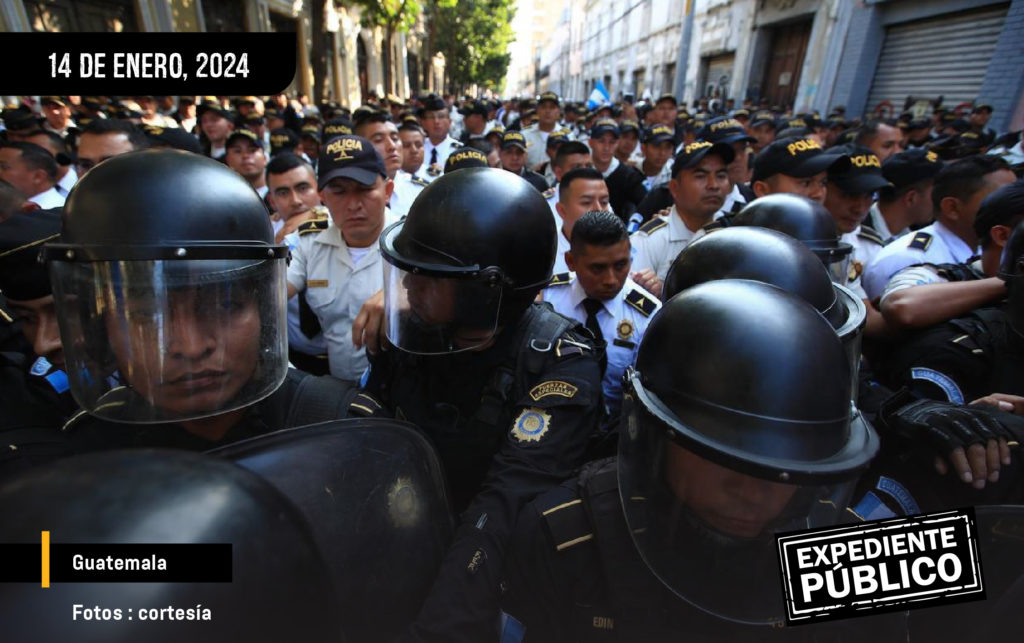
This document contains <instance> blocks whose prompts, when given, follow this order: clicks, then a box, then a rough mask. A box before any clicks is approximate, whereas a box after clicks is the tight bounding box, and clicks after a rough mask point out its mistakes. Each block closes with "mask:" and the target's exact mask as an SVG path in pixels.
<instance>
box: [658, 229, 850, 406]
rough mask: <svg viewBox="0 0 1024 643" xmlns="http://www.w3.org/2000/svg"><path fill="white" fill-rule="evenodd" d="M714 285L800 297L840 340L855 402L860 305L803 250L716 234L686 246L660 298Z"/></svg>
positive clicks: (735, 232)
mask: <svg viewBox="0 0 1024 643" xmlns="http://www.w3.org/2000/svg"><path fill="white" fill-rule="evenodd" d="M716 279H752V280H754V281H761V282H764V283H767V284H771V285H773V286H778V287H779V288H782V289H783V290H785V291H786V292H790V293H793V294H794V295H797V296H799V297H800V298H802V299H803V300H804V301H806V302H807V303H809V304H811V305H812V306H814V308H815V309H816V310H817V311H818V312H819V313H821V314H822V315H823V316H824V317H825V319H827V320H828V322H829V323H830V324H832V328H834V329H835V331H836V333H838V334H839V339H840V341H842V342H843V346H844V347H845V348H846V352H847V358H848V359H849V360H850V368H851V375H852V376H851V385H852V386H853V389H852V390H851V399H856V396H857V392H856V385H857V369H858V367H859V365H860V345H861V331H862V330H863V328H864V324H865V323H866V320H867V309H866V308H865V307H864V302H863V301H861V299H860V298H859V297H857V296H856V295H855V294H853V293H852V292H851V291H850V290H849V289H847V288H845V287H843V286H840V285H839V284H836V283H834V282H832V281H831V280H830V273H829V271H828V270H826V269H825V268H824V267H823V266H822V265H821V262H820V261H819V260H818V258H817V257H815V255H814V253H813V252H812V251H811V250H810V249H808V248H807V246H806V245H804V244H803V243H801V242H799V241H797V240H796V239H794V238H793V237H790V236H788V235H785V234H783V233H781V232H776V231H775V230H769V229H768V228H759V227H756V226H734V227H730V228H724V229H721V230H715V231H714V232H712V233H710V234H708V235H706V236H703V237H701V238H700V239H697V240H696V241H694V242H693V243H691V244H690V245H688V246H686V249H684V250H683V251H682V252H681V253H679V256H678V257H676V259H675V261H673V262H672V265H671V266H670V267H669V270H668V275H667V276H666V277H665V285H664V289H663V296H664V298H665V299H666V300H667V299H670V298H671V297H672V296H673V295H675V294H677V293H679V292H682V291H683V290H685V289H687V288H691V287H693V286H696V285H697V284H701V283H704V282H706V281H713V280H716Z"/></svg>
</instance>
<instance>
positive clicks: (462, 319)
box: [384, 261, 502, 355]
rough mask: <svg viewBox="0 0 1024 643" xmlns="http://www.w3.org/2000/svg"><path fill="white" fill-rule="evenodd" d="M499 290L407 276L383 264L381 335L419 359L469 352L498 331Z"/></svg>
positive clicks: (471, 281)
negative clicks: (382, 322) (384, 334)
mask: <svg viewBox="0 0 1024 643" xmlns="http://www.w3.org/2000/svg"><path fill="white" fill-rule="evenodd" d="M501 299H502V288H501V286H500V285H498V284H496V283H493V282H492V281H490V280H487V279H483V278H479V277H476V276H462V275H458V274H454V275H453V276H451V277H445V276H438V275H435V274H423V273H422V272H420V271H409V270H405V269H403V268H400V267H398V266H397V265H395V264H393V263H391V262H389V261H385V262H384V329H385V332H386V333H387V337H388V340H390V341H391V343H392V344H394V345H395V346H397V347H398V348H400V349H402V350H404V351H407V352H409V353H417V354H420V355H439V354H443V353H459V352H462V351H468V350H473V349H475V348H479V347H481V346H484V345H485V344H487V343H489V342H490V341H491V340H492V339H493V338H494V336H495V334H496V333H497V330H498V315H499V314H500V312H501Z"/></svg>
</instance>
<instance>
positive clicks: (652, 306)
mask: <svg viewBox="0 0 1024 643" xmlns="http://www.w3.org/2000/svg"><path fill="white" fill-rule="evenodd" d="M626 303H627V304H629V305H630V306H632V307H633V308H636V309H637V310H639V311H640V312H641V313H642V314H643V316H644V317H650V316H651V315H653V314H654V311H656V310H657V309H658V302H657V301H655V300H653V299H651V298H650V297H648V296H647V295H645V294H644V293H642V292H640V291H639V290H630V291H629V294H628V295H626Z"/></svg>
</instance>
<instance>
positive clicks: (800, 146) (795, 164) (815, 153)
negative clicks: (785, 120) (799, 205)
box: [751, 138, 850, 181]
mask: <svg viewBox="0 0 1024 643" xmlns="http://www.w3.org/2000/svg"><path fill="white" fill-rule="evenodd" d="M849 167H850V157H848V156H846V155H845V154H833V153H831V152H826V151H825V150H824V149H822V147H821V143H819V142H818V141H816V140H814V139H813V138H783V139H779V140H777V141H775V142H773V143H772V144H771V145H769V146H768V147H766V148H764V149H763V150H761V152H760V153H759V154H758V155H757V158H755V159H754V174H753V176H752V177H751V181H763V180H765V179H767V178H769V177H772V176H775V175H776V174H785V175H786V176H795V177H797V178H807V177H809V176H814V175H815V174H820V173H821V172H824V171H825V170H829V171H830V172H832V173H839V172H843V171H845V170H847V169H849Z"/></svg>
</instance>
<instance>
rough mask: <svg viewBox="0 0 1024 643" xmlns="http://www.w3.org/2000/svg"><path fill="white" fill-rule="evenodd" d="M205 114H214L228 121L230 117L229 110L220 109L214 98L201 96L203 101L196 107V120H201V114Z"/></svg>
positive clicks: (217, 101) (218, 102)
mask: <svg viewBox="0 0 1024 643" xmlns="http://www.w3.org/2000/svg"><path fill="white" fill-rule="evenodd" d="M206 112H215V113H217V114H219V115H220V116H221V117H222V118H226V119H228V120H231V116H232V114H231V110H227V109H224V108H223V107H221V105H220V101H219V100H217V97H216V96H203V100H202V101H200V103H199V105H198V106H197V107H196V118H199V119H202V118H203V114H205V113H206Z"/></svg>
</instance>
